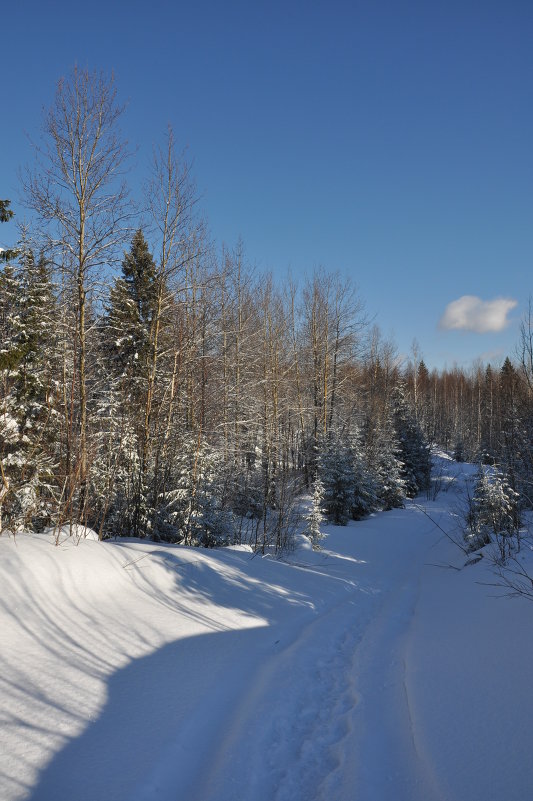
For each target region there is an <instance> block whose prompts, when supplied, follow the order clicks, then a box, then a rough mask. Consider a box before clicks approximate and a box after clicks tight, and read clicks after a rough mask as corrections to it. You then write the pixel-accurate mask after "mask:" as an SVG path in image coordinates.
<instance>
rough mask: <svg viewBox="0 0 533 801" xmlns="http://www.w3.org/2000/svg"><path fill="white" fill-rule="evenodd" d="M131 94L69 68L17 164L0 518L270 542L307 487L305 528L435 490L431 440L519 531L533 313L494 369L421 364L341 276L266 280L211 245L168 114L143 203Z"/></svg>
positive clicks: (529, 457)
mask: <svg viewBox="0 0 533 801" xmlns="http://www.w3.org/2000/svg"><path fill="white" fill-rule="evenodd" d="M122 111H123V109H122V107H121V106H120V105H119V103H118V102H117V98H116V93H115V89H114V85H113V82H112V81H109V80H107V79H106V78H105V76H102V75H98V74H92V73H88V72H84V71H78V70H74V71H73V73H72V75H71V76H70V78H69V79H68V80H66V81H61V82H60V83H59V84H58V88H57V93H56V98H55V101H54V104H53V106H52V107H51V108H50V110H49V111H48V112H47V114H46V116H45V118H44V122H43V137H42V141H41V144H40V145H39V148H38V149H36V154H35V163H34V164H33V165H32V166H31V167H30V168H29V169H28V170H27V172H26V174H25V176H24V179H23V183H24V186H23V193H24V197H25V202H26V206H27V208H28V210H30V211H31V216H30V219H31V222H30V223H29V224H24V225H22V226H21V227H20V239H19V241H18V243H16V246H15V247H14V248H13V249H12V250H11V251H4V252H3V254H2V257H3V260H2V261H3V263H2V269H1V272H0V329H1V331H0V335H1V341H2V344H1V351H0V376H1V408H0V470H1V488H0V513H1V521H0V524H1V530H6V529H7V530H11V531H16V530H18V529H20V528H22V527H27V528H32V529H34V530H38V531H39V530H43V529H44V528H46V527H57V528H59V527H61V526H62V525H64V524H67V525H70V524H76V523H82V524H84V525H87V526H90V527H92V528H94V529H95V530H96V531H97V532H98V534H99V536H100V537H102V538H104V537H114V536H133V537H148V538H152V539H156V540H165V541H171V542H179V543H184V544H190V545H193V544H201V545H207V546H213V545H218V544H228V543H243V542H244V543H248V544H251V545H253V546H254V547H255V548H262V549H264V548H265V547H266V546H273V547H274V548H276V549H283V548H285V547H287V545H289V544H290V541H291V535H292V531H293V527H294V526H295V525H297V522H298V509H299V507H298V498H299V497H300V496H301V494H302V493H303V492H304V491H305V492H308V493H311V494H313V497H314V499H315V503H314V512H313V514H312V515H311V516H310V517H309V519H308V526H309V531H310V533H311V535H312V536H314V535H313V532H314V534H315V535H316V536H317V537H318V530H319V526H318V522H317V520H318V519H319V518H320V516H321V515H322V514H325V515H327V516H328V517H329V518H330V519H331V520H333V521H334V522H336V523H340V524H342V523H345V522H346V521H347V520H348V519H350V518H352V519H359V518H361V517H364V516H365V515H367V514H369V513H370V512H372V511H374V510H377V509H391V508H393V507H396V506H400V505H402V503H403V499H404V497H406V496H411V497H414V496H415V495H417V494H418V493H419V492H421V491H428V492H429V491H430V486H431V475H430V473H431V469H430V466H431V458H430V448H431V446H432V445H438V446H440V447H442V448H445V449H447V450H449V451H450V452H452V453H453V454H454V456H455V458H456V459H458V460H463V459H468V460H471V461H472V460H475V461H477V462H479V463H480V465H482V464H486V465H492V466H493V467H494V469H495V472H494V475H495V476H497V477H498V480H499V482H500V483H499V487H500V489H502V490H503V491H504V493H505V496H506V498H507V499H508V498H511V497H512V498H513V499H515V500H513V510H514V511H513V515H514V518H513V520H514V522H513V527H514V529H516V526H517V520H518V515H519V509H520V508H521V507H524V506H527V507H531V506H532V495H531V480H532V476H533V331H532V327H531V318H529V319H526V320H525V321H524V322H523V325H522V329H521V337H520V342H519V343H517V352H516V354H514V355H513V354H510V358H507V359H505V361H504V363H503V366H501V367H500V366H498V367H492V366H490V365H482V364H479V365H476V366H474V367H473V368H471V369H470V370H464V369H459V368H453V369H451V370H448V369H446V370H441V371H436V370H433V371H431V372H430V371H429V370H428V369H427V367H426V365H425V363H424V361H423V359H422V358H421V355H420V352H419V348H418V347H417V346H415V347H414V348H413V353H412V354H411V358H410V360H409V361H407V363H406V362H405V361H403V362H402V361H401V360H400V359H399V358H398V356H397V353H396V350H395V347H394V344H393V343H391V342H388V341H385V340H384V339H383V338H382V337H381V335H380V332H379V330H378V329H377V328H376V327H375V326H372V325H371V324H370V323H369V322H368V319H367V317H366V314H365V311H364V304H363V302H362V299H361V298H360V297H359V296H358V294H357V291H356V289H355V287H354V286H353V285H352V284H351V282H350V281H349V280H346V279H344V278H342V277H340V276H339V275H338V274H337V273H334V272H328V271H327V270H325V269H318V270H315V271H314V273H313V274H312V275H310V276H309V277H308V278H307V279H305V280H304V281H303V282H302V283H300V284H298V283H297V282H295V281H292V280H289V279H288V280H287V281H284V282H283V283H282V284H279V283H277V282H276V281H275V280H274V279H273V278H272V276H269V275H258V274H257V272H256V271H255V270H254V269H253V268H252V267H251V266H250V263H249V261H248V258H247V256H246V253H245V249H244V246H243V244H242V243H237V244H236V245H235V246H234V247H231V248H228V247H222V248H217V247H216V246H215V245H214V244H213V243H212V242H211V241H210V239H209V236H208V232H207V226H206V224H205V221H204V220H203V219H202V217H201V214H200V209H199V203H198V198H197V195H196V192H195V188H194V183H193V180H192V177H191V174H190V169H189V165H188V164H187V162H186V161H185V160H184V159H183V158H182V157H181V156H180V155H179V154H178V153H177V150H176V146H175V142H174V138H173V134H172V132H171V131H169V132H168V134H167V137H166V139H165V143H164V146H162V147H161V148H160V149H156V150H155V151H154V157H153V164H152V168H151V177H150V179H149V180H148V182H147V184H146V186H145V191H144V196H143V200H142V203H141V206H142V208H140V209H139V208H134V206H133V205H132V204H131V203H130V201H129V191H128V184H127V182H126V178H127V165H128V158H129V153H128V148H127V145H126V143H125V142H124V141H123V140H122V139H121V137H120V132H119V127H118V125H119V122H120V118H121V114H122ZM0 212H1V218H2V221H7V220H8V219H9V218H10V217H11V214H12V212H11V209H10V203H9V201H7V200H4V201H1V203H0ZM483 475H484V473H483V471H482V470H481V472H480V481H481V478H482V476H483ZM472 507H474V504H473V505H472ZM475 526H476V527H477V528H475V531H476V537H478V535H479V521H475ZM478 542H479V538H477V539H476V544H478Z"/></svg>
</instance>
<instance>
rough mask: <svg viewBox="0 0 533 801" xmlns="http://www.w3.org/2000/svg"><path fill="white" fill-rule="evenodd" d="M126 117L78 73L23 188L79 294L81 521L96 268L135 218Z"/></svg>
mask: <svg viewBox="0 0 533 801" xmlns="http://www.w3.org/2000/svg"><path fill="white" fill-rule="evenodd" d="M123 111H124V107H123V106H121V105H120V104H119V103H118V101H117V93H116V88H115V84H114V80H113V78H111V79H107V78H106V77H105V76H104V75H103V74H101V73H95V72H89V71H88V70H80V69H78V68H77V67H75V68H74V69H73V70H72V72H71V74H70V75H69V76H68V77H67V78H61V80H60V81H59V82H58V85H57V90H56V95H55V100H54V102H53V104H52V106H51V108H50V109H49V111H48V112H47V113H46V115H45V118H44V124H43V141H42V145H41V146H40V147H36V159H35V166H34V168H33V169H31V170H29V171H28V173H27V178H26V182H25V190H26V198H27V203H28V205H29V207H30V208H31V209H33V210H34V211H35V212H36V214H37V215H38V218H39V219H40V221H41V223H43V224H44V226H45V228H46V231H47V235H48V239H49V243H50V245H51V247H52V249H53V251H54V252H55V253H56V256H57V264H61V265H62V267H63V268H64V269H66V270H67V271H68V273H69V277H70V280H71V281H72V283H73V286H74V289H75V300H76V332H75V335H76V340H77V370H76V377H77V383H78V403H79V414H78V429H79V439H78V454H77V465H76V476H77V481H78V483H79V488H80V493H79V506H78V516H79V517H80V519H81V518H85V516H86V513H87V477H88V470H89V459H88V442H87V438H88V416H87V414H88V411H87V410H88V398H87V383H88V377H87V348H88V340H87V336H88V335H87V314H88V304H89V302H90V295H91V293H92V292H93V290H94V279H95V277H96V273H97V270H98V268H99V267H100V266H101V265H103V264H105V263H108V262H109V260H110V259H111V258H113V256H114V255H115V254H116V252H117V248H118V246H119V244H120V243H121V241H122V239H123V236H124V234H125V224H126V220H127V219H128V211H129V209H128V204H127V190H126V184H125V182H124V181H123V180H122V178H121V175H122V173H123V171H124V168H125V162H126V160H127V157H128V150H127V146H126V143H125V142H124V140H123V139H122V138H121V136H120V134H119V131H118V124H119V120H120V117H121V115H122V113H123ZM73 333H74V332H73Z"/></svg>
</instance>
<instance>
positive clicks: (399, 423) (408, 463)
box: [391, 383, 431, 498]
mask: <svg viewBox="0 0 533 801" xmlns="http://www.w3.org/2000/svg"><path fill="white" fill-rule="evenodd" d="M391 404H392V421H393V424H394V430H395V434H396V438H397V441H398V446H399V453H398V455H399V458H400V461H401V463H402V468H401V472H402V478H403V481H404V484H405V494H406V495H407V496H408V497H410V498H414V497H415V495H418V493H419V492H422V491H423V490H426V489H427V488H428V487H429V485H430V483H431V456H430V449H429V445H428V443H427V442H426V439H425V437H424V434H423V432H422V428H421V427H420V425H419V424H418V421H417V419H416V417H415V414H414V412H413V411H412V410H411V408H410V407H409V404H408V402H407V400H406V397H405V390H404V386H403V385H402V384H401V383H398V384H397V385H396V386H395V388H394V390H393V392H392V395H391Z"/></svg>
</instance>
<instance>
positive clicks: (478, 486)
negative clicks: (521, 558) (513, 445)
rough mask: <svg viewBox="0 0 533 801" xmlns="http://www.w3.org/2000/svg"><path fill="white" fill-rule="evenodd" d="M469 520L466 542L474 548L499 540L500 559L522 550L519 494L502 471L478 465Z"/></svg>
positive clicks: (468, 511)
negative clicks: (520, 548)
mask: <svg viewBox="0 0 533 801" xmlns="http://www.w3.org/2000/svg"><path fill="white" fill-rule="evenodd" d="M466 522H467V532H466V541H467V544H468V546H469V547H470V548H471V549H472V550H476V549H477V548H481V547H483V546H484V545H488V544H489V543H490V542H496V544H497V546H498V549H499V557H500V560H501V561H502V562H505V561H506V560H507V559H508V558H509V556H511V555H512V554H513V553H514V552H515V551H516V550H518V549H519V547H520V525H521V520H520V506H519V495H518V493H517V492H515V491H514V490H513V489H512V488H511V486H510V484H509V480H508V477H507V476H506V475H505V473H503V472H502V471H501V470H498V469H497V468H494V467H487V466H486V465H483V464H481V465H480V466H479V468H478V472H477V474H476V479H475V485H474V492H473V495H472V498H471V499H470V502H469V505H468V509H467V515H466Z"/></svg>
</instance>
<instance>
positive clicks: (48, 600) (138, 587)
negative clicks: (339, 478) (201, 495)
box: [0, 493, 533, 801]
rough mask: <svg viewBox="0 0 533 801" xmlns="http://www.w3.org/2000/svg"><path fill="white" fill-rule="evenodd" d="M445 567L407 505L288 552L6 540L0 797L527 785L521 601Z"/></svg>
mask: <svg viewBox="0 0 533 801" xmlns="http://www.w3.org/2000/svg"><path fill="white" fill-rule="evenodd" d="M456 500H457V499H456V498H454V497H452V493H449V494H446V493H442V494H441V496H439V499H438V500H437V502H436V503H432V504H430V505H429V506H430V511H431V515H432V516H433V517H434V518H435V519H436V520H438V521H440V523H441V524H443V525H446V526H449V525H450V524H451V518H450V511H451V510H452V509H453V506H454V504H455V502H456ZM453 560H455V561H456V563H457V565H459V566H460V565H461V564H462V561H463V560H462V559H461V556H460V554H458V552H457V551H455V550H454V548H453V546H451V545H450V543H449V542H448V541H447V540H446V539H445V538H443V537H442V534H441V532H440V531H439V530H438V528H437V527H436V526H435V525H434V523H433V522H432V521H431V520H429V519H428V517H426V516H425V515H424V514H423V512H422V511H421V510H420V509H419V508H417V507H416V505H413V504H410V505H408V507H407V508H406V509H404V510H396V511H393V512H388V513H386V514H381V515H376V516H374V517H372V518H370V519H369V520H366V521H364V522H361V523H357V524H352V525H349V526H348V527H346V528H336V527H330V528H329V529H328V537H327V539H326V540H325V541H324V548H323V550H322V551H321V552H320V553H313V552H312V551H310V550H309V549H307V550H299V551H297V552H296V553H295V554H294V555H293V556H292V557H290V558H288V559H287V560H286V561H285V562H280V561H276V560H273V559H270V558H260V557H256V558H251V556H250V554H249V553H248V552H246V551H239V550H222V551H214V552H206V551H197V550H187V549H183V548H172V547H170V548H169V547H164V546H155V545H153V544H142V543H137V542H121V543H110V544H104V545H102V544H100V543H96V542H83V543H81V544H80V546H79V547H64V548H60V549H58V548H53V547H51V546H50V545H49V543H48V542H46V541H45V540H44V539H43V538H42V537H37V536H27V537H20V538H18V539H17V542H16V543H14V542H13V541H12V540H8V539H5V538H0V580H1V582H2V585H1V586H2V588H3V593H2V594H1V596H0V646H1V648H0V702H1V719H0V721H1V726H0V798H2V799H5V800H6V801H15V800H16V799H31V801H113V799H116V801H152V800H154V801H155V799H159V801H171V800H172V801H176V800H177V801H182V800H183V801H185V800H186V801H326V800H327V801H384V799H389V798H394V799H395V801H444V800H445V801H470V799H472V801H477V799H478V798H479V799H483V801H501V799H502V798H505V799H506V801H523V799H525V798H529V797H531V795H532V792H531V790H532V788H533V769H532V767H531V760H530V759H529V754H530V750H531V745H532V742H533V738H532V736H531V734H530V720H531V717H532V715H533V701H532V694H531V692H530V675H529V666H530V665H531V662H532V659H533V646H532V644H531V639H532V638H531V637H530V636H529V634H527V635H525V634H524V632H529V631H530V620H531V611H530V604H528V603H527V602H522V601H517V602H514V603H508V602H505V601H501V600H497V599H494V598H491V597H489V594H488V592H487V588H484V587H482V586H480V585H479V584H478V583H476V582H477V580H479V579H482V578H483V577H485V579H486V577H487V575H489V574H487V573H486V572H483V570H486V569H485V568H484V567H483V565H481V566H476V567H475V568H468V569H466V570H446V569H441V568H439V567H435V564H438V563H441V564H447V563H449V562H453ZM508 676H512V678H513V680H512V682H511V681H507V680H506V677H508ZM501 735H503V736H504V742H503V744H502V736H501Z"/></svg>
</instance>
